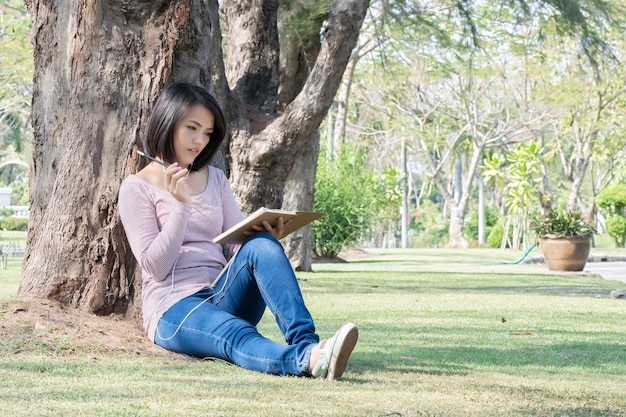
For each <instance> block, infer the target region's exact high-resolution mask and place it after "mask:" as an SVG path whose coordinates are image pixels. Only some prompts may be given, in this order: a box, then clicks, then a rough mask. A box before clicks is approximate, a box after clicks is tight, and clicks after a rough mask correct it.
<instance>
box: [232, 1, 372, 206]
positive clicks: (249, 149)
mask: <svg viewBox="0 0 626 417" xmlns="http://www.w3.org/2000/svg"><path fill="white" fill-rule="evenodd" d="M266 1H267V0H266ZM228 3H231V2H228ZM367 4H368V1H367V0H351V1H335V2H333V4H332V8H331V13H330V16H329V18H328V22H327V24H326V27H325V30H324V31H323V34H322V46H321V49H320V53H319V55H318V58H317V61H316V63H315V65H314V67H313V69H312V70H311V73H310V75H309V77H308V79H307V81H306V83H305V84H304V86H303V88H302V90H301V91H300V93H299V94H298V95H297V97H296V98H295V99H294V100H293V101H292V102H291V103H289V104H287V105H286V107H285V109H284V112H283V113H282V114H280V115H277V114H272V113H271V112H269V113H268V112H267V111H264V109H260V108H258V107H257V108H256V109H255V107H254V106H259V104H260V103H262V102H264V100H261V99H260V100H258V101H257V103H246V104H247V105H248V107H247V109H246V110H247V112H248V113H247V114H248V115H249V117H250V128H249V129H245V130H242V129H240V130H239V131H237V132H233V136H232V141H231V144H230V152H231V156H232V164H231V169H232V177H231V183H232V186H233V190H234V192H235V197H236V198H237V200H238V201H239V203H240V205H241V206H242V209H243V211H244V212H251V211H253V210H255V209H257V208H259V207H261V206H273V207H280V206H281V205H282V202H283V190H284V187H285V183H286V181H287V178H288V176H289V174H290V173H291V171H292V169H293V165H294V162H295V157H296V155H297V153H298V151H299V150H300V149H301V148H302V147H303V146H304V145H305V144H306V142H307V141H308V140H309V139H310V137H311V135H312V134H313V133H314V132H315V131H316V130H317V128H318V127H319V125H320V123H321V122H322V120H323V118H324V117H325V115H326V113H327V111H328V108H329V107H330V105H331V103H332V100H333V97H334V95H335V93H336V91H337V88H338V86H339V83H340V81H341V76H342V74H343V71H344V69H345V68H346V65H347V63H348V60H349V58H350V54H351V52H352V49H353V48H354V46H355V45H356V41H357V38H358V30H359V28H360V26H361V24H362V22H363V18H364V16H365V12H366V9H367ZM224 9H225V12H226V14H227V17H228V19H229V24H230V22H231V19H234V21H236V22H247V21H248V20H249V19H251V18H252V17H253V16H247V17H246V15H245V14H246V12H247V11H246V10H242V9H240V8H231V7H224ZM233 14H236V15H233ZM230 27H231V28H233V25H232V24H230ZM255 44H256V42H254V41H248V42H246V43H240V44H239V45H240V48H237V49H231V51H230V52H231V54H232V55H230V56H229V58H228V62H237V67H240V66H241V67H246V68H248V70H247V71H246V73H250V72H252V71H253V69H254V65H253V61H251V60H250V56H255V55H254V54H252V53H248V52H246V50H247V49H249V50H251V52H254V53H256V50H255V49H254V48H255V47H254V45H255ZM233 66H234V64H231V65H227V70H228V69H229V68H233ZM264 73H267V74H269V71H265V72H264ZM229 79H232V76H230V75H229ZM232 85H233V84H232V81H231V86H232ZM255 86H256V87H257V88H259V89H263V88H264V86H269V87H267V88H273V83H272V82H271V80H269V79H268V80H267V82H266V83H263V82H259V83H255ZM240 90H244V89H243V88H242V89H240ZM234 93H235V95H237V94H239V90H236V91H234ZM272 94H273V92H272V91H269V92H267V93H265V94H263V93H262V92H259V93H257V95H258V96H260V97H263V96H271V95H272ZM237 101H238V102H242V101H243V100H242V99H241V98H239V99H237ZM252 115H254V117H252Z"/></svg>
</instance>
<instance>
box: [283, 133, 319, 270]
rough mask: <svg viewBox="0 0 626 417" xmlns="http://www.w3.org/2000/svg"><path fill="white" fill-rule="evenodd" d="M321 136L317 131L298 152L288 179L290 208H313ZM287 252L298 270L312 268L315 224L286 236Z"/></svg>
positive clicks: (286, 202)
mask: <svg viewBox="0 0 626 417" xmlns="http://www.w3.org/2000/svg"><path fill="white" fill-rule="evenodd" d="M319 147H320V137H319V132H315V133H314V134H313V136H311V138H310V140H309V141H308V142H307V143H306V144H305V145H304V147H303V148H302V149H301V150H300V152H299V153H298V156H297V157H296V161H295V164H294V166H293V170H292V171H291V174H290V175H289V178H288V179H287V183H286V186H285V193H284V201H283V207H284V208H285V209H288V210H304V211H306V210H311V209H312V208H313V200H314V194H315V193H314V189H315V174H316V171H317V157H318V155H319ZM283 246H284V247H285V253H286V254H287V256H288V257H289V260H290V261H291V265H292V266H293V268H294V269H295V270H296V271H311V264H312V262H313V259H312V252H311V251H312V247H311V225H307V226H305V227H303V228H301V229H299V230H297V231H295V232H294V233H292V234H290V235H289V236H287V237H286V238H285V239H284V240H283Z"/></svg>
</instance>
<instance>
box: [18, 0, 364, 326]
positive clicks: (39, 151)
mask: <svg viewBox="0 0 626 417" xmlns="http://www.w3.org/2000/svg"><path fill="white" fill-rule="evenodd" d="M239 4H240V6H241V9H239V10H240V12H241V14H242V17H245V18H242V19H241V20H232V21H231V22H230V23H231V33H230V35H231V36H230V37H229V40H230V41H231V46H232V47H233V48H238V47H240V48H241V49H242V50H244V51H247V53H248V56H247V58H246V60H244V61H242V62H241V67H236V66H235V67H233V66H231V67H230V68H231V70H232V71H231V72H230V77H229V81H230V82H231V86H232V91H233V94H232V95H231V94H230V90H229V87H228V84H227V82H226V75H225V73H226V72H225V65H224V62H223V60H222V55H221V54H222V53H221V42H222V39H221V32H220V28H219V23H218V22H219V16H218V3H217V1H215V0H211V1H201V0H188V1H184V2H166V1H162V0H161V1H153V2H148V1H139V2H112V1H102V0H94V1H92V2H89V3H86V2H84V1H78V0H75V1H69V0H68V1H63V0H56V1H45V2H44V1H37V0H32V1H28V2H27V7H28V9H29V13H30V15H31V17H32V20H33V42H34V54H35V70H34V87H33V106H32V123H33V128H34V140H33V166H32V177H31V178H32V179H31V187H30V189H31V201H30V203H31V218H30V221H29V231H28V238H27V248H26V254H25V258H24V270H23V279H22V281H21V283H20V288H19V290H18V292H19V294H20V295H24V296H33V297H38V298H48V299H53V300H57V301H59V302H61V303H62V304H63V305H68V306H75V307H79V308H81V309H84V310H87V311H90V312H93V313H97V314H109V313H126V314H127V315H134V314H135V313H136V312H137V311H138V308H139V302H138V300H139V298H138V297H139V293H140V289H141V285H140V275H139V273H138V270H137V267H136V263H135V260H134V258H133V255H132V253H131V252H130V249H129V247H128V244H127V242H126V239H125V236H124V232H123V228H122V226H121V222H120V220H119V216H118V214H117V193H118V189H119V185H120V183H121V181H122V180H123V179H124V178H125V177H126V176H127V175H129V174H131V173H134V172H136V170H137V165H138V160H137V158H136V156H135V155H134V153H133V150H134V149H135V147H136V145H137V144H138V143H139V141H140V138H141V135H142V131H141V129H142V128H143V126H145V123H146V121H147V116H148V114H149V111H150V109H151V107H152V103H153V102H154V100H155V99H156V97H157V96H158V94H159V93H160V91H161V89H162V87H163V86H164V85H165V84H166V83H169V82H172V81H189V82H194V83H197V84H201V85H204V86H206V87H207V88H208V89H209V90H211V91H213V92H214V93H215V95H216V96H217V97H218V100H220V102H221V103H222V105H223V106H224V108H225V112H226V114H227V117H228V119H229V125H230V127H231V128H232V130H233V135H232V137H231V138H230V148H229V149H230V155H226V157H227V159H222V160H221V163H222V165H223V167H224V168H225V169H226V170H228V167H227V166H226V162H228V161H229V160H230V161H232V163H233V165H232V171H233V174H232V179H233V186H234V189H235V192H236V195H237V196H238V197H239V200H240V203H242V207H243V209H244V210H245V209H250V208H251V207H258V206H259V205H268V206H274V207H278V206H280V203H281V202H282V192H283V188H284V184H285V181H286V179H287V177H288V174H289V173H290V172H291V168H292V166H293V163H294V159H295V155H296V154H297V151H298V150H299V149H300V148H301V147H302V146H303V145H304V144H305V143H306V141H307V140H308V138H310V137H311V135H312V133H313V132H314V131H315V130H316V129H317V127H318V126H319V122H320V121H321V119H322V117H323V116H324V115H325V113H326V111H327V109H328V106H330V102H331V101H332V97H333V96H334V94H335V92H336V90H337V86H338V84H339V79H340V77H341V74H342V73H343V70H344V69H345V65H346V63H347V61H348V59H349V56H350V52H351V49H352V48H353V47H354V44H355V43H356V38H357V36H358V30H359V27H360V25H361V23H362V20H363V17H364V15H365V11H366V7H367V4H368V2H367V1H366V0H353V1H338V2H337V4H335V5H334V6H333V9H332V11H331V16H330V17H329V19H328V28H327V29H326V30H325V32H324V45H323V47H322V53H320V57H319V58H318V61H317V64H316V67H315V68H314V69H313V71H312V74H311V77H310V78H309V79H308V81H307V83H306V85H305V87H304V89H303V92H302V93H301V94H300V95H299V96H298V97H297V98H296V100H294V102H293V103H291V104H289V105H288V106H287V109H286V110H285V113H284V114H283V116H281V117H278V118H277V117H276V114H275V113H273V112H274V111H275V108H276V100H277V98H276V86H277V81H278V75H277V73H276V72H275V69H276V68H277V67H275V66H274V62H275V61H274V59H275V57H277V56H278V52H277V49H276V48H277V43H275V42H274V41H273V38H272V36H273V35H272V33H274V32H273V27H272V24H274V22H275V20H276V19H275V16H274V17H272V13H274V11H275V10H276V8H274V7H273V6H274V5H275V2H272V1H269V2H268V1H266V2H265V3H264V4H258V3H257V2H254V3H252V2H250V3H248V2H246V3H245V4H243V5H242V4H241V3H239ZM230 17H231V18H232V17H233V13H232V12H231V15H230ZM268 19H269V21H268ZM272 19H273V20H272ZM233 25H234V26H233ZM261 32H262V33H261ZM259 36H261V37H262V39H263V42H260V43H248V42H247V40H251V39H252V40H254V39H257V37H259ZM231 51H232V49H231ZM259 51H262V52H263V53H262V54H260V53H259ZM238 52H239V51H238ZM273 53H275V54H276V55H273ZM267 57H269V58H267ZM231 62H232V61H231ZM235 70H236V71H235ZM257 87H263V89H261V90H259V91H257ZM268 113H269V117H268V116H267V115H268Z"/></svg>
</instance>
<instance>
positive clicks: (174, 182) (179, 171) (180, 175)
mask: <svg viewBox="0 0 626 417" xmlns="http://www.w3.org/2000/svg"><path fill="white" fill-rule="evenodd" d="M187 176H189V170H188V169H186V168H182V167H180V166H179V165H178V162H174V163H173V164H171V165H170V166H169V167H167V168H166V169H165V186H166V187H167V190H168V191H169V192H170V193H171V194H172V195H173V196H174V198H176V199H177V200H178V201H180V202H183V203H187V204H189V203H191V195H190V194H189V189H188V188H187Z"/></svg>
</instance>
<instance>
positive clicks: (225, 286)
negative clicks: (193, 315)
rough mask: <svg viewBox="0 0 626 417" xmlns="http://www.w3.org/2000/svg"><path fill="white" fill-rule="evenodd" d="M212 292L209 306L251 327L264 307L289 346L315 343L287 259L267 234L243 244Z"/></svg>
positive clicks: (254, 237)
mask: <svg viewBox="0 0 626 417" xmlns="http://www.w3.org/2000/svg"><path fill="white" fill-rule="evenodd" d="M215 291H216V296H215V298H214V299H213V304H215V305H216V306H218V307H220V308H221V309H223V310H225V311H227V312H229V313H231V314H233V315H234V316H237V317H241V318H243V319H244V320H246V321H248V322H250V323H251V324H252V325H256V324H258V322H259V320H261V317H262V316H263V312H264V310H265V306H267V307H268V308H269V309H270V311H271V312H272V314H273V315H274V317H275V319H276V323H277V324H278V327H279V328H280V330H281V332H282V333H283V335H284V336H285V340H286V342H287V343H288V344H290V345H293V344H300V343H305V344H307V345H309V344H314V343H317V342H319V336H318V335H317V334H316V333H315V324H314V323H313V318H312V317H311V314H310V313H309V311H308V309H307V308H306V306H305V304H304V299H303V297H302V292H301V291H300V286H299V284H298V280H297V278H296V276H295V274H294V272H293V268H292V267H291V264H290V263H289V259H288V258H287V256H286V255H285V252H284V249H283V247H282V245H281V244H280V243H279V242H278V241H277V240H276V239H274V238H273V237H272V236H271V235H270V234H269V233H266V232H259V233H256V234H254V235H253V236H251V237H250V238H249V239H248V240H247V241H246V242H245V243H244V244H243V246H242V247H241V248H240V249H239V252H237V254H236V256H235V259H234V261H233V262H232V264H231V265H230V267H229V269H228V271H227V272H226V273H225V275H224V276H223V277H222V279H221V280H220V282H218V283H217V285H216V287H215Z"/></svg>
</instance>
